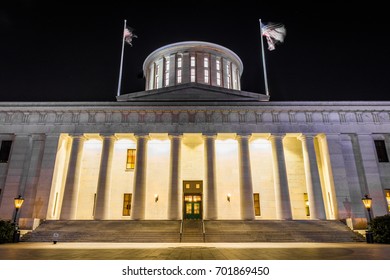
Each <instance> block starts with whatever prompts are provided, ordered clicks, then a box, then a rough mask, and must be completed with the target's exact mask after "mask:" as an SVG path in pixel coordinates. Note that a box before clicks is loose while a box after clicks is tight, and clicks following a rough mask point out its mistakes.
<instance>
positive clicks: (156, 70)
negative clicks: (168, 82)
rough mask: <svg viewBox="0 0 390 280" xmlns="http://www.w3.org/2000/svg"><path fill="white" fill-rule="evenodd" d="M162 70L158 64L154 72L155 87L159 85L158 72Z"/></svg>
mask: <svg viewBox="0 0 390 280" xmlns="http://www.w3.org/2000/svg"><path fill="white" fill-rule="evenodd" d="M159 72H160V65H158V64H156V68H155V72H154V88H157V85H158V73H159Z"/></svg>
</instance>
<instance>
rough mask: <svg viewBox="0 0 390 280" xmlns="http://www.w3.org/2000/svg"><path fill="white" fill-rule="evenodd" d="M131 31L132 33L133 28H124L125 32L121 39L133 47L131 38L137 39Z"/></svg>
mask: <svg viewBox="0 0 390 280" xmlns="http://www.w3.org/2000/svg"><path fill="white" fill-rule="evenodd" d="M133 31H134V29H133V28H131V27H125V30H124V33H123V39H124V40H125V42H126V43H128V44H129V45H130V46H133V44H132V41H133V38H138V37H137V35H135V34H134V32H133Z"/></svg>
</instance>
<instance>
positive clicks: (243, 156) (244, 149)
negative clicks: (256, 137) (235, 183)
mask: <svg viewBox="0 0 390 280" xmlns="http://www.w3.org/2000/svg"><path fill="white" fill-rule="evenodd" d="M249 137H250V135H238V136H237V140H238V144H239V145H238V149H239V156H240V196H241V218H242V219H244V220H254V219H255V212H254V205H253V204H254V203H253V186H252V173H251V161H250V156H249Z"/></svg>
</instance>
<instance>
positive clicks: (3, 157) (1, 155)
mask: <svg viewBox="0 0 390 280" xmlns="http://www.w3.org/2000/svg"><path fill="white" fill-rule="evenodd" d="M11 146H12V141H8V140H3V141H1V147H0V162H3V163H4V162H8V159H9V155H10V153H11Z"/></svg>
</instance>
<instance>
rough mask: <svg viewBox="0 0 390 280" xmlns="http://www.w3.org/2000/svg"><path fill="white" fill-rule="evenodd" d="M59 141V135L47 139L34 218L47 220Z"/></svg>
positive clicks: (48, 136) (49, 136)
mask: <svg viewBox="0 0 390 280" xmlns="http://www.w3.org/2000/svg"><path fill="white" fill-rule="evenodd" d="M59 139H60V135H59V134H47V135H46V137H45V146H44V149H43V155H42V163H41V166H40V170H39V179H38V183H37V193H36V195H35V200H34V211H33V218H38V219H46V215H47V209H48V206H49V200H50V190H51V186H52V181H53V175H54V167H55V162H56V156H57V150H58V141H59Z"/></svg>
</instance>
